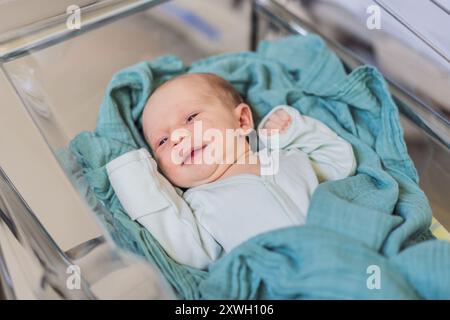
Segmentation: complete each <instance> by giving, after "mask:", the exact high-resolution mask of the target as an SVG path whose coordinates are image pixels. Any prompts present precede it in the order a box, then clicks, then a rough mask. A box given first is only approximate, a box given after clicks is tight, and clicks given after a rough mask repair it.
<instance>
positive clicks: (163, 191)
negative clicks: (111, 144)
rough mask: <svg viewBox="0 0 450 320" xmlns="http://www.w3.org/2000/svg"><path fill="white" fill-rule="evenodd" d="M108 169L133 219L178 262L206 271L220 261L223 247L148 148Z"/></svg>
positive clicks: (110, 164) (109, 164) (134, 153)
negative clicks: (200, 221) (198, 222)
mask: <svg viewBox="0 0 450 320" xmlns="http://www.w3.org/2000/svg"><path fill="white" fill-rule="evenodd" d="M106 170H107V173H108V177H109V180H110V182H111V185H112V187H113V189H114V191H115V193H116V195H117V197H118V198H119V201H120V203H121V204H122V206H123V208H124V209H125V211H126V212H127V213H128V215H129V216H130V218H132V219H133V220H137V221H138V222H139V223H140V224H141V225H143V226H144V227H145V228H146V229H147V230H149V231H150V233H151V234H152V235H153V236H154V237H155V238H156V240H158V242H159V243H160V244H161V246H162V247H163V248H164V250H165V251H166V252H167V254H168V255H169V256H171V257H172V258H173V259H174V260H175V261H177V262H179V263H182V264H186V265H189V266H191V267H194V268H200V269H204V268H205V267H206V266H207V265H208V264H209V263H211V262H212V261H214V260H216V259H217V258H218V256H219V255H220V253H221V250H222V248H221V247H220V245H219V244H218V243H217V242H216V241H215V240H214V239H213V238H212V236H211V235H210V234H209V233H208V232H207V231H206V230H205V229H204V228H202V227H200V226H198V224H197V222H196V219H195V216H194V213H193V212H192V211H191V209H190V207H189V206H188V204H187V203H186V202H185V201H184V199H183V198H182V197H180V196H179V195H178V193H177V191H176V189H175V188H174V187H173V186H172V184H171V183H170V182H169V181H168V180H167V179H166V178H165V177H164V176H163V175H161V174H160V173H159V172H158V170H157V167H156V162H155V160H154V159H153V158H152V156H151V155H150V153H149V152H148V151H147V150H146V149H139V150H133V151H130V152H128V153H125V154H123V155H121V156H120V157H118V158H116V159H114V160H112V161H111V162H109V163H108V164H107V165H106Z"/></svg>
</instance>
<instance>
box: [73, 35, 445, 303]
mask: <svg viewBox="0 0 450 320" xmlns="http://www.w3.org/2000/svg"><path fill="white" fill-rule="evenodd" d="M186 72H212V73H216V74H218V75H220V76H222V77H223V78H225V79H227V80H228V81H230V82H231V83H232V84H233V85H234V86H235V87H236V89H237V90H238V91H239V92H240V93H241V94H242V96H243V97H244V98H245V100H246V101H247V102H248V103H249V104H250V105H251V106H252V108H253V111H254V116H255V119H256V122H258V121H259V120H260V119H261V118H262V117H263V116H264V115H265V114H266V113H267V112H268V111H269V110H270V109H271V108H272V107H274V106H276V105H279V104H288V105H291V106H293V107H295V108H297V109H298V110H299V111H300V112H301V113H302V114H305V115H309V116H311V117H314V118H316V119H318V120H320V121H323V122H324V123H326V124H327V125H328V126H329V127H330V128H332V129H333V130H334V131H336V132H337V133H338V134H339V135H340V136H341V137H343V138H344V139H346V140H347V141H349V142H350V143H351V144H352V146H353V149H354V152H355V155H356V158H357V162H358V168H357V173H356V175H355V176H352V177H349V178H346V179H343V180H339V181H332V182H326V183H323V184H321V185H319V187H318V188H317V190H316V191H315V193H314V195H313V197H312V200H311V205H310V208H309V212H308V219H307V223H306V225H304V226H298V227H290V228H285V229H279V230H275V231H272V232H269V233H265V234H261V235H258V236H257V237H255V238H252V239H250V240H249V241H247V242H245V243H243V244H242V245H240V246H238V247H237V248H235V249H234V250H233V251H232V252H230V253H229V254H228V255H226V256H224V257H223V258H222V259H220V260H218V261H216V262H215V263H214V264H212V265H211V266H210V268H209V269H208V270H207V271H201V270H196V269H192V268H188V267H185V266H182V265H179V264H177V263H176V262H174V261H173V260H172V259H171V258H170V257H168V256H167V255H166V253H165V252H164V250H162V248H161V247H160V246H159V244H158V243H157V242H156V241H155V239H154V238H153V237H152V235H151V234H150V233H149V232H148V231H147V230H145V229H144V228H142V227H141V226H140V225H139V224H137V223H135V222H133V221H132V220H130V219H129V218H128V216H127V215H126V213H125V212H124V210H123V208H122V207H121V205H120V203H119V201H118V199H117V197H116V196H115V194H114V192H113V190H112V188H111V186H110V184H109V181H108V177H107V174H106V171H105V165H106V163H107V162H109V161H110V160H112V159H114V158H115V157H117V156H119V155H121V154H123V153H125V152H127V151H129V150H132V149H137V148H141V147H147V145H146V143H145V141H144V140H143V137H142V135H141V113H142V109H143V108H144V105H145V103H146V100H147V98H148V97H149V95H150V94H151V93H152V91H153V90H154V89H155V88H156V87H158V86H159V85H160V84H162V83H163V82H164V81H166V80H167V79H170V78H171V77H173V76H177V75H180V74H183V73H186ZM69 149H70V152H71V153H72V155H73V156H74V157H75V158H76V161H77V163H78V164H79V166H80V167H81V168H82V174H83V176H84V177H85V178H87V182H88V184H89V190H90V195H89V194H87V196H88V197H89V196H90V197H91V198H90V201H92V202H93V203H95V202H96V201H97V202H100V203H101V204H102V205H103V206H104V207H106V208H107V210H103V211H101V213H100V214H99V216H100V218H101V219H102V222H103V223H104V224H105V226H106V227H107V229H108V231H109V232H110V234H111V235H112V237H113V239H114V241H115V242H116V243H117V244H118V245H119V246H120V247H123V248H126V249H127V250H130V251H132V252H135V253H136V254H138V255H140V256H142V257H144V258H146V259H147V260H149V261H151V262H152V263H154V264H155V265H156V266H157V268H158V269H159V270H160V271H161V272H162V274H163V275H164V277H165V278H166V279H167V280H168V281H169V282H170V283H171V285H172V286H173V287H174V289H175V290H176V292H177V293H178V294H179V296H180V297H181V298H186V299H200V298H203V299H294V298H295V299H297V298H308V299H311V298H319V299H322V298H338V299H340V298H342V299H347V298H349V299H383V298H388V299H391V298H393V299H417V298H428V299H434V298H444V299H445V298H447V299H449V298H450V243H449V242H444V241H438V240H429V239H427V240H426V241H423V239H420V237H421V235H423V233H424V232H425V231H426V230H427V229H428V227H429V225H430V222H431V210H430V207H429V204H428V201H427V198H426V196H425V194H424V193H423V192H422V191H421V189H420V188H419V186H418V176H417V172H416V170H415V168H414V165H413V163H412V161H411V159H410V157H409V156H408V153H407V150H406V146H405V142H404V140H403V132H402V128H401V126H400V122H399V115H398V110H397V107H396V106H395V104H394V102H393V101H392V98H391V96H390V95H389V93H388V90H387V87H386V84H385V82H384V80H383V78H382V76H381V75H380V73H379V72H378V71H377V70H376V69H374V68H373V67H370V66H363V67H360V68H358V69H356V70H354V71H353V72H352V73H350V74H349V75H347V74H346V72H345V70H344V68H343V66H342V64H341V62H340V61H339V59H338V58H337V57H336V56H335V55H334V54H333V53H332V52H331V51H330V50H328V49H327V48H326V47H325V45H324V43H323V41H322V40H321V39H320V38H318V37H317V36H307V37H299V36H293V37H287V38H283V39H280V40H278V41H275V42H262V43H261V44H260V46H259V47H258V50H257V51H256V52H243V53H231V54H224V55H219V56H213V57H210V58H207V59H204V60H200V61H197V62H195V63H193V64H192V65H191V66H185V65H184V64H183V62H182V61H181V60H180V59H178V58H177V57H175V56H163V57H161V58H158V59H155V60H153V61H148V62H147V61H146V62H141V63H138V64H136V65H134V66H131V67H129V68H127V69H124V70H122V71H120V72H118V73H117V74H116V75H115V76H114V77H113V79H112V80H111V82H110V83H109V86H108V88H107V90H106V94H105V97H104V100H103V103H102V105H101V109H100V114H99V116H98V121H97V126H96V129H95V131H94V132H82V133H80V134H79V135H78V136H77V137H75V138H74V139H73V141H72V142H71V144H70V147H69ZM93 205H95V204H93Z"/></svg>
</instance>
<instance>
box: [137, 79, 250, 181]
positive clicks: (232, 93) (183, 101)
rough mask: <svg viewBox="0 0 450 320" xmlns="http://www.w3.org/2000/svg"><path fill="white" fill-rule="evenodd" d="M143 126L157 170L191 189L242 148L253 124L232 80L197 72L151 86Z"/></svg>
mask: <svg viewBox="0 0 450 320" xmlns="http://www.w3.org/2000/svg"><path fill="white" fill-rule="evenodd" d="M142 125H143V131H144V135H145V139H146V140H147V143H148V144H149V146H150V147H151V149H152V153H153V156H154V158H155V160H156V161H157V163H158V167H159V168H160V170H161V171H162V173H163V174H164V175H165V176H166V178H167V179H169V181H170V182H171V183H172V184H174V185H176V186H179V187H182V188H190V187H195V186H198V185H202V184H205V183H209V182H213V181H215V180H217V179H219V178H220V177H222V176H223V175H224V173H225V172H226V171H227V169H229V168H230V166H231V165H233V164H234V163H235V161H236V160H237V159H238V158H239V157H240V156H241V155H242V154H243V153H245V151H247V149H248V144H247V141H246V137H245V136H246V133H248V132H249V131H251V130H252V129H253V118H252V113H251V109H250V107H249V106H248V105H247V104H245V103H244V102H243V100H242V98H241V97H240V95H239V93H238V92H237V91H236V90H235V89H234V88H233V87H232V86H231V84H229V83H228V82H227V81H225V80H224V79H222V78H220V77H218V76H216V75H214V74H208V73H196V74H186V75H182V76H178V77H176V78H173V79H171V80H169V81H167V82H166V83H164V84H163V85H162V86H160V87H159V88H158V89H157V90H155V92H154V93H153V94H152V95H151V96H150V98H149V99H148V101H147V105H146V106H145V109H144V112H143V116H142ZM194 128H195V134H194ZM233 133H234V134H233ZM220 139H221V140H222V141H218V140H220ZM242 146H244V148H242ZM212 158H213V161H211V159H212Z"/></svg>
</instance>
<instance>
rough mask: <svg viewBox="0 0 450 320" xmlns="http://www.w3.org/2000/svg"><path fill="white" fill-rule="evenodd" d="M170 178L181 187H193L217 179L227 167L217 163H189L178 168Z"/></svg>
mask: <svg viewBox="0 0 450 320" xmlns="http://www.w3.org/2000/svg"><path fill="white" fill-rule="evenodd" d="M177 169H178V170H177V172H176V173H174V174H172V175H169V180H170V181H171V182H172V183H173V184H174V185H176V186H178V187H180V188H193V187H198V186H201V185H203V184H207V183H211V182H214V181H216V180H217V179H219V178H220V176H222V174H223V173H224V172H225V170H226V168H223V166H222V165H217V164H189V165H183V166H182V167H179V168H177Z"/></svg>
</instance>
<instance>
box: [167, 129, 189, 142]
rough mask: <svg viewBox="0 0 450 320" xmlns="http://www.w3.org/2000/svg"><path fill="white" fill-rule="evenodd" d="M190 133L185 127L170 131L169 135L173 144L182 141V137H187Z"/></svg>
mask: <svg viewBox="0 0 450 320" xmlns="http://www.w3.org/2000/svg"><path fill="white" fill-rule="evenodd" d="M190 135H191V133H190V132H189V130H187V129H185V128H179V129H175V130H174V131H172V134H171V135H170V140H171V141H172V142H173V143H174V144H175V145H177V144H179V143H180V142H181V141H183V139H184V138H187V137H189V136H190Z"/></svg>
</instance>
